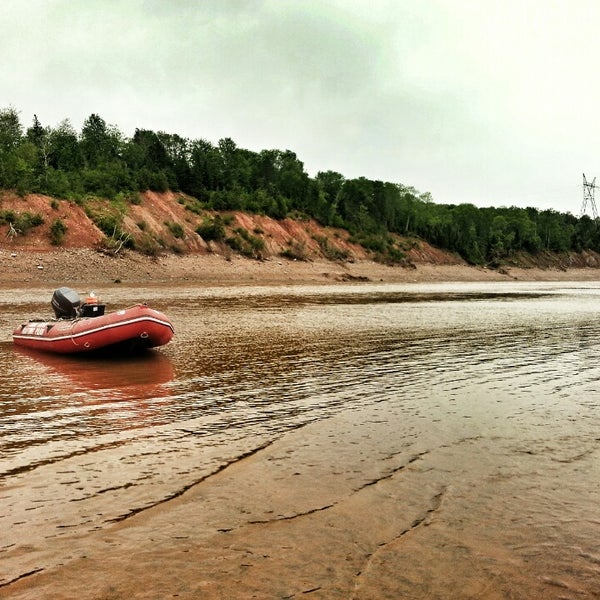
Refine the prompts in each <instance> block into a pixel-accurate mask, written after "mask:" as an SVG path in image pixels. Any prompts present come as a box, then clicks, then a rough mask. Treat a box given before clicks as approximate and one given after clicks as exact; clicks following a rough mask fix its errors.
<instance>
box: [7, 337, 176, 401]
mask: <svg viewBox="0 0 600 600" xmlns="http://www.w3.org/2000/svg"><path fill="white" fill-rule="evenodd" d="M15 350H16V351H17V352H18V353H19V354H20V355H21V356H23V357H26V359H32V360H34V361H35V363H36V365H40V366H41V367H42V368H48V369H49V370H50V371H49V372H51V373H56V374H58V375H60V376H64V377H66V378H67V379H68V381H69V385H68V389H69V391H70V392H77V391H81V390H86V391H89V390H99V391H100V390H109V389H110V390H121V392H122V393H123V395H124V396H131V397H147V396H149V395H151V394H152V393H155V392H156V390H157V386H160V385H162V384H164V383H168V382H169V381H171V380H172V379H173V377H174V369H173V364H172V362H171V359H170V358H169V357H168V356H165V354H164V353H162V352H155V351H153V350H146V351H145V352H139V353H137V354H136V355H134V356H128V357H122V356H120V357H118V359H116V358H115V357H110V356H101V357H94V358H93V359H92V357H91V355H89V354H76V355H69V356H64V355H58V354H52V353H48V352H44V353H42V352H37V351H34V350H30V349H28V348H23V347H16V348H15ZM22 368H27V370H28V371H29V373H31V367H30V366H29V367H26V366H23V367H22ZM44 379H45V378H41V379H40V381H43V380H44ZM30 383H31V384H32V385H33V381H30ZM125 390H127V391H125Z"/></svg>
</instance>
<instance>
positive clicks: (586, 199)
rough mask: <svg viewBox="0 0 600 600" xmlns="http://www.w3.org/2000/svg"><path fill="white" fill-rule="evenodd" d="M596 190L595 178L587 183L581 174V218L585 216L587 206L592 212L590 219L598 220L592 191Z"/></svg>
mask: <svg viewBox="0 0 600 600" xmlns="http://www.w3.org/2000/svg"><path fill="white" fill-rule="evenodd" d="M595 189H596V178H595V177H594V179H593V180H592V181H591V182H589V181H588V180H587V179H586V178H585V173H584V174H583V204H582V206H581V216H582V217H583V215H585V213H586V210H587V207H588V204H589V207H590V210H591V211H592V217H594V219H596V220H597V219H598V211H597V210H596V201H595V200H594V190H595Z"/></svg>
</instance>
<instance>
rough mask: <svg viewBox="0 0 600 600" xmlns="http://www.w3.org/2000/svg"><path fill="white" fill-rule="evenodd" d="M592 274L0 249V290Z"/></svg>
mask: <svg viewBox="0 0 600 600" xmlns="http://www.w3.org/2000/svg"><path fill="white" fill-rule="evenodd" d="M598 280H600V269H598V268H594V267H587V268H573V269H541V268H514V267H504V268H502V269H498V270H495V269H489V268H485V267H474V266H469V265H466V264H432V263H419V264H417V265H416V266H415V267H414V268H410V267H402V266H395V265H394V266H389V265H385V264H381V263H376V262H373V261H367V260H360V261H358V260H357V261H354V262H333V261H326V260H315V261H298V260H288V259H283V258H271V259H267V260H261V261H259V260H253V259H249V258H243V257H239V256H234V257H224V256H220V255H217V254H208V255H198V254H188V255H173V254H169V255H164V256H159V257H156V258H154V257H148V256H145V255H141V254H136V253H132V252H129V253H126V254H124V255H123V256H118V257H114V256H108V255H106V254H102V253H100V252H97V251H95V250H92V249H86V248H79V249H63V250H51V251H47V250H45V251H34V250H16V249H1V248H0V286H2V287H46V286H50V285H52V286H61V285H67V286H69V285H77V284H78V285H84V284H88V285H92V286H93V287H96V286H99V285H108V284H119V283H123V284H126V285H127V284H129V285H132V284H141V283H143V284H174V285H177V284H194V285H207V286H211V287H214V286H216V287H219V286H235V285H240V286H244V285H272V286H277V285H305V284H335V283H346V284H347V283H363V282H364V283H369V282H370V283H427V282H440V283H441V282H461V281H465V282H486V281H507V282H510V281H598Z"/></svg>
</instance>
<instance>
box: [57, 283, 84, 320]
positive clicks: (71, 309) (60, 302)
mask: <svg viewBox="0 0 600 600" xmlns="http://www.w3.org/2000/svg"><path fill="white" fill-rule="evenodd" d="M51 304H52V308H53V309H54V314H55V315H56V318H57V319H75V318H76V317H77V312H78V309H79V305H80V304H81V299H80V298H79V294H78V293H77V292H76V291H75V290H72V289H71V288H68V287H61V288H58V289H57V290H55V291H54V294H52V301H51Z"/></svg>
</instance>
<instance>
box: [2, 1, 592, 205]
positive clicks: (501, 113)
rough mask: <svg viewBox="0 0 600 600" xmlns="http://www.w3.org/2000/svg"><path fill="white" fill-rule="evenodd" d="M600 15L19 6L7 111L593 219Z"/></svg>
mask: <svg viewBox="0 0 600 600" xmlns="http://www.w3.org/2000/svg"><path fill="white" fill-rule="evenodd" d="M598 17H600V5H597V4H596V3H595V2H592V1H591V0H578V1H577V2H576V3H573V2H567V1H566V0H554V1H551V2H550V1H542V0H519V1H518V2H517V1H516V0H506V1H505V2H502V3H498V2H492V1H488V0H480V2H472V3H467V2H460V1H459V0H428V2H416V1H411V0H394V1H387V0H368V1H367V0H364V1H363V0H356V1H352V2H350V1H348V0H318V1H317V0H284V1H282V0H262V1H261V0H256V1H254V0H252V1H250V0H249V1H243V0H238V1H234V0H227V1H226V2H223V1H221V0H212V1H210V0H203V1H202V2H196V1H193V0H171V1H169V2H163V1H161V0H146V1H144V0H128V1H127V2H121V1H117V0H86V1H73V0H5V2H3V3H0V19H1V20H2V23H3V36H2V38H1V39H0V52H2V56H3V61H2V64H1V65H0V78H1V80H2V81H3V82H5V86H4V89H3V91H2V95H1V96H0V106H2V107H6V106H8V105H12V106H14V107H15V108H17V109H18V110H20V111H21V114H22V118H23V121H25V123H26V124H29V123H30V120H31V119H32V118H33V113H34V112H35V113H36V114H38V116H39V117H40V119H41V120H42V122H43V123H44V124H50V125H55V124H57V123H58V122H60V121H61V120H62V119H64V118H67V117H68V118H70V119H71V121H72V122H73V124H74V125H75V126H76V127H80V125H81V123H82V122H83V120H84V119H85V118H86V117H87V116H89V115H90V114H91V113H92V112H95V113H98V114H100V115H101V116H102V117H103V118H104V119H105V120H106V121H107V122H109V123H112V124H114V125H117V126H118V127H119V128H120V129H121V130H122V131H123V132H124V133H125V134H126V135H132V134H133V131H134V129H135V128H136V127H144V128H149V129H153V130H157V131H158V130H162V131H167V132H170V133H179V134H180V135H183V136H187V137H191V138H199V137H202V138H206V139H209V140H210V141H213V142H216V141H217V140H218V139H220V138H222V137H231V138H233V139H234V140H235V141H236V142H237V143H238V145H239V146H242V147H247V148H251V149H254V150H260V149H262V148H280V149H291V150H293V151H295V152H296V153H297V155H298V157H299V158H300V159H301V160H303V161H304V162H305V165H306V167H307V169H308V170H309V172H311V174H315V173H316V171H318V170H326V169H334V170H337V171H340V172H341V173H343V174H344V175H346V176H349V177H355V176H360V175H365V176H367V177H369V178H373V179H377V178H378V179H384V180H388V181H397V182H401V183H405V184H407V185H413V186H415V187H416V188H418V189H420V190H423V191H431V192H432V193H433V195H434V197H435V199H436V200H437V201H440V202H462V201H465V202H474V203H477V204H480V205H484V204H496V205H500V204H513V203H514V204H522V205H527V204H533V205H536V206H540V207H547V206H552V207H555V208H559V209H561V210H573V211H574V212H576V211H577V210H578V205H579V204H580V203H579V197H580V195H581V194H580V190H579V187H578V185H579V180H580V177H581V171H582V170H588V171H589V174H590V176H593V175H595V172H594V169H595V168H596V167H597V166H598V165H597V163H595V161H596V139H597V138H598V133H599V128H600V125H599V124H598V123H597V119H596V106H597V105H598V101H599V99H600V88H599V84H598V83H597V81H596V79H595V77H594V67H595V57H596V56H597V55H598V50H599V47H598V46H599V44H598V42H597V39H596V38H597V36H596V35H595V30H594V24H595V23H597V22H598Z"/></svg>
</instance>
